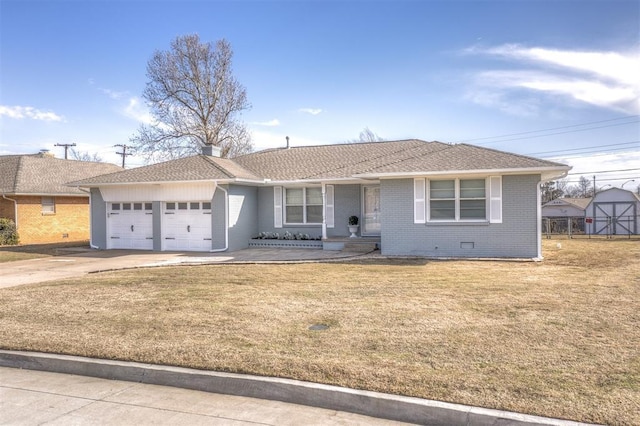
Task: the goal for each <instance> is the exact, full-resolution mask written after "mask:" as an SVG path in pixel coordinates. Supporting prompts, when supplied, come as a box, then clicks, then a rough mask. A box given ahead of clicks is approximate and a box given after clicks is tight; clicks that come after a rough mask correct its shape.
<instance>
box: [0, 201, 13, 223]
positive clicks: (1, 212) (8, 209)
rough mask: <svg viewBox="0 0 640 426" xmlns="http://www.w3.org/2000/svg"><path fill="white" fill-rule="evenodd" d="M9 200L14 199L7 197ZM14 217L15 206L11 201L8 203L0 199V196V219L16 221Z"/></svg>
mask: <svg viewBox="0 0 640 426" xmlns="http://www.w3.org/2000/svg"><path fill="white" fill-rule="evenodd" d="M9 198H11V199H12V200H15V198H13V197H9ZM15 215H16V213H15V204H14V203H13V201H9V200H7V199H5V198H2V196H1V195H0V217H3V218H7V219H11V220H13V221H15V220H16V218H15V217H14V216H15Z"/></svg>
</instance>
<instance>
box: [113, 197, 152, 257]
mask: <svg viewBox="0 0 640 426" xmlns="http://www.w3.org/2000/svg"><path fill="white" fill-rule="evenodd" d="M107 221H108V228H107V233H108V238H107V248H110V249H137V250H153V211H152V204H151V203H109V214H108V218H107Z"/></svg>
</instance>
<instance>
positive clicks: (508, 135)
mask: <svg viewBox="0 0 640 426" xmlns="http://www.w3.org/2000/svg"><path fill="white" fill-rule="evenodd" d="M638 117H640V115H628V116H625V117H617V118H611V119H608V120H600V121H591V122H588V123H582V124H574V125H571V126H561V127H552V128H549V129H542V130H531V131H528V132H519V133H509V134H506V135H499V136H488V137H484V138H475V139H466V140H463V141H459V142H458V143H463V142H473V141H482V140H487V139H500V138H507V137H511V136H521V135H528V134H531V133H541V132H550V131H553V130H562V129H570V128H574V127H582V126H590V125H592V124H600V123H608V122H611V121H618V120H626V119H629V118H638ZM638 122H639V121H632V122H629V123H621V124H615V126H618V125H625V124H633V123H638ZM603 127H609V126H603ZM595 128H596V129H598V128H601V127H595ZM584 130H590V129H584ZM577 131H582V130H577ZM541 136H549V135H541ZM534 137H539V136H534ZM509 140H510V139H507V140H505V141H498V142H508V141H509ZM511 140H516V139H511Z"/></svg>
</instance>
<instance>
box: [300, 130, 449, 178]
mask: <svg viewBox="0 0 640 426" xmlns="http://www.w3.org/2000/svg"><path fill="white" fill-rule="evenodd" d="M414 141H415V142H422V144H423V145H416V146H413V147H410V148H406V147H403V146H400V147H399V149H397V150H394V151H393V152H392V153H391V154H389V153H382V154H380V155H377V156H375V157H366V158H365V159H363V160H361V161H357V162H353V163H349V164H346V165H340V166H336V167H334V168H332V169H325V170H323V171H321V172H318V173H314V174H312V175H308V176H304V177H303V178H302V179H309V178H311V177H314V176H318V175H320V174H327V173H329V172H335V171H337V170H341V169H345V168H347V167H352V166H353V165H354V164H362V163H366V162H371V161H372V160H377V159H379V158H384V157H388V156H389V155H393V154H397V153H399V152H402V151H412V150H414V149H419V148H423V147H424V146H427V145H429V144H432V143H438V144H441V143H442V142H427V141H423V140H420V139H405V140H399V141H387V142H414ZM362 143H364V144H367V143H380V142H362ZM356 144H360V142H358V143H353V144H349V145H356ZM345 145H346V144H345ZM445 145H446V144H445ZM398 161H400V160H397V161H395V162H398ZM395 162H394V161H392V162H389V163H385V164H384V166H388V165H389V164H394V163H395ZM377 167H382V166H376V167H370V168H369V169H367V170H371V169H375V168H377Z"/></svg>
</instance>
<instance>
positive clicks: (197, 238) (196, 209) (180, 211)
mask: <svg viewBox="0 0 640 426" xmlns="http://www.w3.org/2000/svg"><path fill="white" fill-rule="evenodd" d="M210 209H211V203H210V202H201V201H190V202H179V203H178V202H167V203H165V204H164V209H163V212H164V215H163V219H164V222H163V235H164V238H163V243H164V245H163V249H164V250H184V251H209V250H211V247H212V246H211V210H210Z"/></svg>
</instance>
